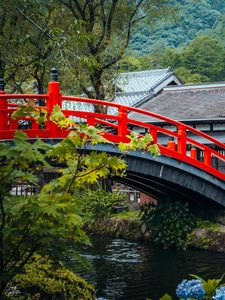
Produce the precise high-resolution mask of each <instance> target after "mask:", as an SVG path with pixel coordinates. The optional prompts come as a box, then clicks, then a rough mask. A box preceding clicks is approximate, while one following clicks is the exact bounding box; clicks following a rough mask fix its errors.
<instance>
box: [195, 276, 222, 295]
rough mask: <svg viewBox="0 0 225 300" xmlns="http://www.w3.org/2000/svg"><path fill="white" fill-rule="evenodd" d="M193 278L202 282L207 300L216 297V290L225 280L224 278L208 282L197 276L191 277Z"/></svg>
mask: <svg viewBox="0 0 225 300" xmlns="http://www.w3.org/2000/svg"><path fill="white" fill-rule="evenodd" d="M191 276H192V277H194V278H196V279H198V280H199V281H201V283H202V285H203V287H204V290H205V298H204V299H206V300H209V299H212V297H213V296H214V294H215V292H216V289H217V288H219V287H220V286H221V282H222V280H223V276H222V277H221V278H219V279H208V280H207V281H206V280H204V279H203V278H201V277H200V276H197V275H193V274H192V275H191Z"/></svg>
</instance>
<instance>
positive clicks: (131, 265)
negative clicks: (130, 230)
mask: <svg viewBox="0 0 225 300" xmlns="http://www.w3.org/2000/svg"><path fill="white" fill-rule="evenodd" d="M81 254H82V256H83V257H85V258H86V259H87V260H88V261H89V262H91V264H92V266H93V268H92V269H91V270H89V271H87V270H82V269H79V270H77V269H76V271H78V272H79V274H80V275H81V276H82V277H84V278H85V279H86V280H88V281H89V282H90V283H92V284H93V285H94V286H95V287H96V290H97V297H98V299H101V300H103V299H104V300H105V299H107V300H117V299H118V300H133V299H134V300H144V299H146V297H151V298H152V299H159V298H160V297H161V296H162V295H163V294H164V293H165V292H168V293H170V294H172V295H174V291H175V289H176V286H177V284H178V283H179V282H180V281H181V280H182V279H184V278H189V277H188V274H198V275H199V276H202V277H204V278H213V277H214V278H215V277H220V276H221V275H222V274H223V273H224V271H225V270H224V263H225V255H223V254H219V253H212V252H203V251H196V250H189V251H187V252H179V251H175V250H163V249H162V248H160V247H157V246H155V245H150V244H143V243H136V242H129V241H125V240H122V239H110V238H106V237H99V236H97V237H96V236H93V247H90V248H87V249H82V252H81Z"/></svg>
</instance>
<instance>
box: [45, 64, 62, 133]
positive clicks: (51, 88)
mask: <svg viewBox="0 0 225 300" xmlns="http://www.w3.org/2000/svg"><path fill="white" fill-rule="evenodd" d="M55 105H59V106H60V108H62V95H61V93H60V84H59V82H58V72H57V69H56V68H52V69H51V72H50V82H49V84H48V99H47V101H46V109H47V110H48V112H50V113H51V112H52V110H53V108H54V106H55ZM47 127H49V129H50V132H51V137H53V138H57V137H58V136H59V128H58V126H57V125H56V124H54V123H53V122H51V121H48V124H47Z"/></svg>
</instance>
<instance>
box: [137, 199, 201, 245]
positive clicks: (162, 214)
mask: <svg viewBox="0 0 225 300" xmlns="http://www.w3.org/2000/svg"><path fill="white" fill-rule="evenodd" d="M141 220H142V221H143V222H144V224H145V225H146V227H147V229H148V230H150V231H151V232H152V235H153V240H154V242H156V243H159V244H162V245H163V246H164V247H165V248H168V247H172V246H174V247H176V248H178V249H182V250H185V249H186V247H187V242H186V237H187V234H188V233H190V232H191V230H192V229H193V228H194V226H195V224H196V221H195V217H194V216H193V215H192V214H191V213H190V211H189V209H188V204H187V203H186V204H184V203H181V202H178V201H169V200H164V201H160V202H159V203H158V204H157V205H155V204H151V203H150V204H145V205H143V206H141Z"/></svg>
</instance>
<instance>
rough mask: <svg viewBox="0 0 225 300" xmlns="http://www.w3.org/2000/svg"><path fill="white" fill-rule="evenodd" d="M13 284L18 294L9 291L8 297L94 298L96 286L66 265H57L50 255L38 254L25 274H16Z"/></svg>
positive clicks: (79, 299) (84, 299) (80, 299)
mask: <svg viewBox="0 0 225 300" xmlns="http://www.w3.org/2000/svg"><path fill="white" fill-rule="evenodd" d="M11 286H12V287H14V290H15V287H16V289H17V291H18V293H17V296H16V297H14V296H13V292H11V291H10V289H9V291H8V294H6V296H8V299H10V300H13V299H20V300H22V299H35V300H43V299H48V300H51V299H52V300H53V299H54V300H60V299H64V300H74V299H76V300H94V299H95V291H94V288H93V287H92V286H91V285H90V284H88V283H87V282H86V281H85V280H84V279H82V278H81V277H80V276H78V275H77V274H75V273H73V272H72V271H70V270H68V269H66V268H64V267H55V266H54V265H53V262H52V260H50V259H49V258H48V257H39V256H36V257H35V259H33V262H32V263H29V264H27V265H26V266H25V270H24V273H23V274H19V275H16V277H15V278H14V279H13V281H12V282H11Z"/></svg>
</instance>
